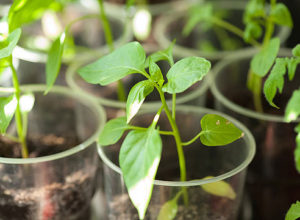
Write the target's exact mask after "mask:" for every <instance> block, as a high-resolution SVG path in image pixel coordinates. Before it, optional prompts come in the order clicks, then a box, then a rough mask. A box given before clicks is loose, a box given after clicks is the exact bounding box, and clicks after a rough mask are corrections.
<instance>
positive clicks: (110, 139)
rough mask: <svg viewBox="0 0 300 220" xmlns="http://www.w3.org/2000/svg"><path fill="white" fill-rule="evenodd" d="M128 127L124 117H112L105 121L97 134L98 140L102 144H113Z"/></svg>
mask: <svg viewBox="0 0 300 220" xmlns="http://www.w3.org/2000/svg"><path fill="white" fill-rule="evenodd" d="M127 128H128V125H127V123H126V117H119V118H114V119H112V120H110V121H109V122H107V123H106V124H105V126H104V128H103V130H102V132H101V133H100V135H99V139H98V142H99V144H100V145H102V146H106V145H111V144H115V143H116V142H117V141H118V140H120V138H121V137H122V135H123V133H124V131H125V130H126V129H127Z"/></svg>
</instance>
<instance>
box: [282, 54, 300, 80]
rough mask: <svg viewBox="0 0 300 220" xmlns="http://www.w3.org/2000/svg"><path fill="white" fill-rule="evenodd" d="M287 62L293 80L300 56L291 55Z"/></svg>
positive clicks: (290, 77)
mask: <svg viewBox="0 0 300 220" xmlns="http://www.w3.org/2000/svg"><path fill="white" fill-rule="evenodd" d="M285 62H286V64H287V68H288V74H289V80H290V81H291V80H293V79H294V76H295V73H296V69H297V66H298V64H299V63H300V59H299V58H298V57H297V58H294V57H291V58H286V60H285Z"/></svg>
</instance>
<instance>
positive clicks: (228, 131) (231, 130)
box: [200, 114, 243, 146]
mask: <svg viewBox="0 0 300 220" xmlns="http://www.w3.org/2000/svg"><path fill="white" fill-rule="evenodd" d="M201 128H202V131H201V132H202V133H203V134H202V135H201V136H200V140H201V142H202V144H204V145H206V146H222V145H227V144H230V143H232V142H233V141H235V140H237V139H239V138H241V137H242V136H243V133H242V131H241V130H240V129H238V128H237V127H236V126H235V125H234V124H232V123H231V122H230V121H228V120H227V119H225V118H223V117H221V116H219V115H214V114H207V115H205V116H204V117H203V118H202V119H201Z"/></svg>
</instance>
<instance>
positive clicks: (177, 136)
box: [157, 87, 188, 205]
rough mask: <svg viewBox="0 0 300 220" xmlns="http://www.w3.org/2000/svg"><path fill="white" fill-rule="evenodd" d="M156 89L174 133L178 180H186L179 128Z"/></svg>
mask: <svg viewBox="0 0 300 220" xmlns="http://www.w3.org/2000/svg"><path fill="white" fill-rule="evenodd" d="M157 90H158V92H159V95H160V99H161V102H162V104H163V108H164V110H165V112H166V115H167V117H168V120H169V122H170V125H171V127H172V130H173V133H174V134H173V135H174V138H175V142H176V147H177V153H178V159H179V168H180V180H181V181H186V166H185V156H184V152H183V146H182V141H181V138H180V134H179V130H178V127H177V125H176V122H175V120H174V118H173V117H172V114H171V112H170V110H169V107H168V105H167V102H166V99H165V96H164V93H163V92H162V91H161V89H160V88H158V87H157ZM183 190H184V194H183V199H184V203H185V204H186V205H187V204H188V194H187V191H186V189H185V188H183Z"/></svg>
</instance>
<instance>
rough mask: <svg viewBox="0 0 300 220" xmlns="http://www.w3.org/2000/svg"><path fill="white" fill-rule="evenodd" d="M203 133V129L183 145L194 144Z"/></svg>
mask: <svg viewBox="0 0 300 220" xmlns="http://www.w3.org/2000/svg"><path fill="white" fill-rule="evenodd" d="M201 135H203V131H200V132H199V133H198V134H197V135H196V136H195V137H194V138H192V139H191V140H190V141H187V142H183V143H182V146H187V145H190V144H192V143H193V142H194V141H196V140H197V139H198V138H199V137H200V136H201Z"/></svg>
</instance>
